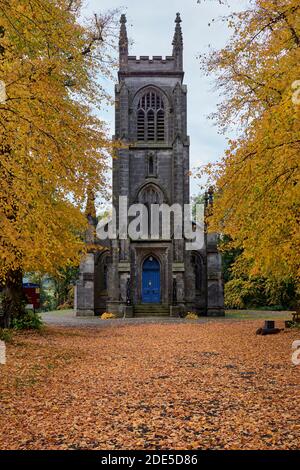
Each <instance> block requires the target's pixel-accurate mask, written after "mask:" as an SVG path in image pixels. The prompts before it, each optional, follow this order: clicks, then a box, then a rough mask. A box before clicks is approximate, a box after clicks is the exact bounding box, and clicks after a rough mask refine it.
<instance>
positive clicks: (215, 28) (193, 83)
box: [84, 0, 246, 194]
mask: <svg viewBox="0 0 300 470" xmlns="http://www.w3.org/2000/svg"><path fill="white" fill-rule="evenodd" d="M229 1H230V5H231V7H230V8H229V7H228V6H224V5H219V3H218V1H217V0H216V1H215V0H206V1H204V2H203V1H201V3H200V4H199V2H197V0H128V1H123V2H122V1H120V0H86V8H85V11H84V13H87V14H90V13H94V12H101V11H105V10H107V9H113V8H120V9H121V10H122V12H124V13H126V15H127V31H128V36H129V39H130V40H132V41H133V45H132V46H131V47H130V50H129V54H130V55H137V56H140V55H149V56H153V55H163V56H165V55H171V54H172V39H173V35H174V28H175V24H174V20H175V16H176V12H180V13H181V18H182V30H183V40H184V70H185V78H184V83H185V84H186V85H187V87H188V132H189V135H190V138H191V153H190V166H191V169H192V168H194V167H198V166H200V165H202V164H204V163H206V162H210V161H216V160H217V159H218V158H219V157H220V156H221V155H222V153H223V151H224V149H225V147H226V139H225V137H224V136H221V135H219V134H218V131H217V128H216V126H215V125H213V123H212V121H211V120H208V119H207V116H208V115H209V114H211V113H212V112H213V111H214V110H215V109H216V103H217V102H218V101H220V97H219V96H218V92H216V91H215V90H214V83H213V78H212V77H210V78H209V77H205V76H203V74H202V72H201V70H200V67H199V60H198V59H197V56H199V54H201V53H204V52H207V50H208V45H211V46H212V47H213V48H216V49H218V48H221V47H223V46H224V45H225V44H226V42H227V40H228V38H229V31H228V30H227V28H226V24H224V23H223V22H221V21H217V19H218V18H219V17H220V16H223V15H228V14H229V13H230V12H231V11H233V10H237V9H242V8H243V7H244V6H245V5H246V0H229ZM213 18H215V21H214V22H212V19H213ZM209 23H211V26H209V25H208V24H209ZM116 80H117V78H116ZM113 85H114V84H113V83H109V82H107V89H108V90H109V91H110V92H111V93H113ZM102 117H103V118H104V119H106V120H107V121H108V123H109V126H110V129H111V134H112V135H113V133H114V130H113V129H114V122H113V118H114V114H113V108H112V107H109V108H106V109H105V110H103V114H102ZM198 184H199V183H198V182H197V181H196V180H193V179H191V193H192V194H197V193H198V192H199V186H198Z"/></svg>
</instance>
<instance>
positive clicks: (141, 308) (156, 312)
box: [134, 304, 170, 318]
mask: <svg viewBox="0 0 300 470" xmlns="http://www.w3.org/2000/svg"><path fill="white" fill-rule="evenodd" d="M134 316H135V317H137V318H141V317H169V316H170V309H169V307H168V306H167V305H163V304H141V305H135V306H134Z"/></svg>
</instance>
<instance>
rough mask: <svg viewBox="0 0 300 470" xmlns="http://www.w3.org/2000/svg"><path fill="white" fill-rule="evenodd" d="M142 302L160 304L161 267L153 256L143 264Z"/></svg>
mask: <svg viewBox="0 0 300 470" xmlns="http://www.w3.org/2000/svg"><path fill="white" fill-rule="evenodd" d="M142 302H143V303H146V304H155V303H159V302H160V267H159V262H158V261H157V260H156V259H155V258H153V257H152V256H150V257H149V258H147V259H146V260H145V262H144V264H143V280H142Z"/></svg>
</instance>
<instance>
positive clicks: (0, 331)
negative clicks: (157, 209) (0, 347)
mask: <svg viewBox="0 0 300 470" xmlns="http://www.w3.org/2000/svg"><path fill="white" fill-rule="evenodd" d="M0 340H1V341H5V343H10V342H11V341H12V332H11V331H10V330H8V329H7V328H0Z"/></svg>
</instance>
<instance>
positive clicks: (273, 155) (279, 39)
mask: <svg viewBox="0 0 300 470" xmlns="http://www.w3.org/2000/svg"><path fill="white" fill-rule="evenodd" d="M228 23H229V26H230V27H232V28H233V35H232V38H231V41H230V42H229V44H228V45H227V46H226V48H224V49H222V50H220V51H218V52H213V53H211V54H210V55H209V56H208V57H206V58H205V59H204V64H205V67H206V70H207V72H209V73H217V74H218V85H219V86H220V89H221V90H222V93H223V94H224V101H223V102H222V103H221V104H220V106H219V109H218V116H217V117H218V119H219V123H220V125H221V126H224V127H225V126H228V125H230V124H237V123H238V124H239V128H240V129H241V135H240V136H239V138H237V139H236V140H235V141H229V148H228V150H227V151H226V153H225V155H224V157H223V158H222V160H221V161H220V162H219V163H218V164H217V165H210V166H209V167H207V168H206V171H207V173H208V174H209V176H210V182H212V183H213V184H214V186H215V189H216V198H215V204H214V208H213V214H212V216H211V217H209V229H210V230H212V231H218V232H221V233H223V234H226V235H228V236H230V237H231V238H232V247H235V248H241V249H242V250H243V255H242V260H239V263H242V264H243V263H244V265H247V266H248V267H249V272H250V274H254V275H257V274H263V275H266V276H269V275H272V276H273V277H282V276H287V275H290V276H294V277H297V276H299V275H300V257H299V249H300V230H299V222H300V219H299V213H300V186H299V176H300V172H299V155H300V100H299V99H298V94H297V93H298V88H297V81H298V80H299V79H300V66H299V64H300V3H299V0H284V1H283V0H279V1H278V0H255V1H254V2H252V5H251V8H249V10H247V11H243V12H240V13H237V14H235V15H233V16H232V17H231V18H230V19H229V20H228ZM298 85H299V82H298Z"/></svg>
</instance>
